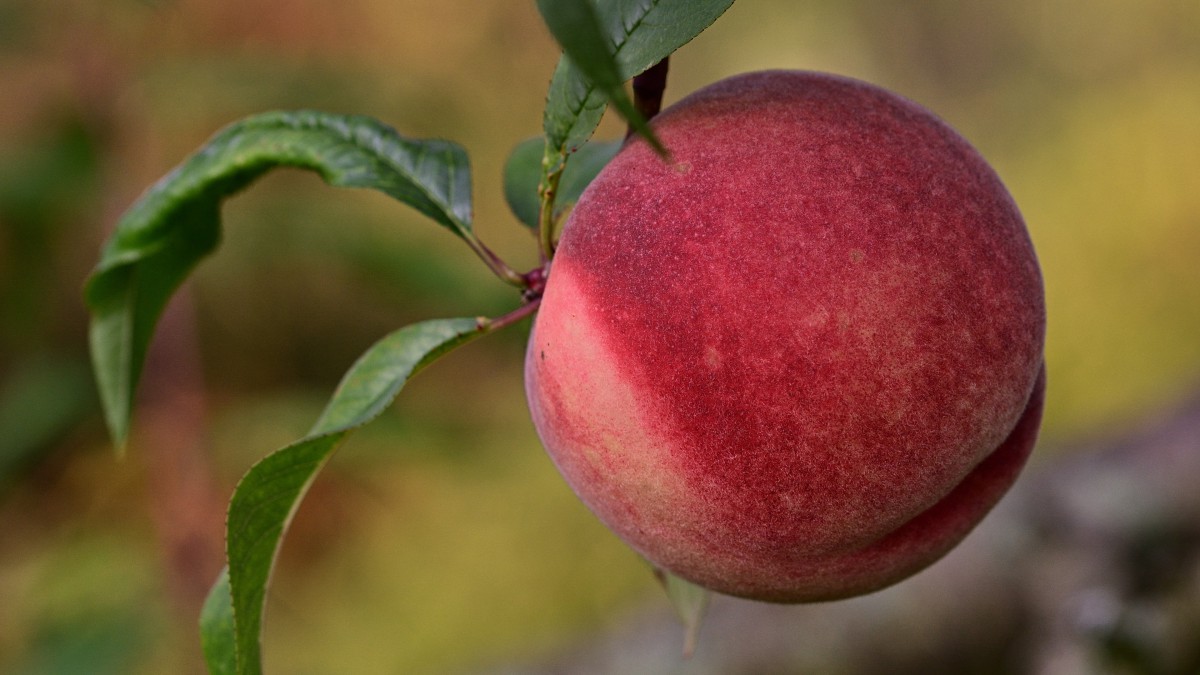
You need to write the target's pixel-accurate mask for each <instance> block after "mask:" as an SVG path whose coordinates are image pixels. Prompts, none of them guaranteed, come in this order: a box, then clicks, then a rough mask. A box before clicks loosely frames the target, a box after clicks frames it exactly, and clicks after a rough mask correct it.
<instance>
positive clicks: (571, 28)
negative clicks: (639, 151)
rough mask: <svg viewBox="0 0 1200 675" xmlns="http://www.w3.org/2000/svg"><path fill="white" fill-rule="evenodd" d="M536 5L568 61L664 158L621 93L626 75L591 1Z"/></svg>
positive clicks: (540, 2)
mask: <svg viewBox="0 0 1200 675" xmlns="http://www.w3.org/2000/svg"><path fill="white" fill-rule="evenodd" d="M610 4H613V5H615V4H618V3H610ZM537 5H538V11H540V12H541V13H542V18H543V19H544V20H545V22H546V26H547V27H549V28H550V33H551V34H553V35H554V39H556V40H558V43H559V44H560V45H562V48H563V51H564V52H565V53H566V56H567V58H568V59H570V61H571V63H572V64H574V66H575V67H576V68H577V69H578V70H579V72H580V73H582V74H583V76H584V77H585V78H587V80H588V81H590V83H591V86H594V87H595V88H596V90H597V91H599V92H601V93H602V94H603V95H604V96H605V97H606V98H607V99H608V100H609V101H610V102H612V104H613V105H615V106H616V107H617V111H618V112H620V113H621V117H623V118H625V121H627V122H628V123H629V125H630V126H631V127H633V129H634V130H635V131H637V133H638V134H640V135H641V136H642V137H644V138H645V139H646V140H647V141H649V142H650V145H652V146H654V149H655V151H657V152H658V154H660V155H663V156H664V157H665V156H666V154H667V149H666V148H664V147H663V144H662V143H661V142H660V141H659V140H658V137H657V136H655V135H654V132H653V131H651V130H650V126H649V125H648V124H647V123H646V118H644V117H643V116H642V114H641V113H640V112H639V111H638V109H637V108H636V107H634V105H633V101H632V100H630V98H629V94H627V93H626V92H625V86H624V85H625V80H626V79H628V78H627V77H624V76H622V74H621V69H620V67H619V66H618V65H617V61H616V58H615V54H614V46H615V45H613V44H611V43H610V41H609V31H608V30H607V28H608V26H606V25H605V24H604V23H602V22H601V18H600V15H599V13H598V12H597V10H596V7H595V6H594V5H593V4H592V0H538V3H537ZM589 133H590V132H589Z"/></svg>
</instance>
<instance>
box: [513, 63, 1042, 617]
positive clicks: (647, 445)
mask: <svg viewBox="0 0 1200 675" xmlns="http://www.w3.org/2000/svg"><path fill="white" fill-rule="evenodd" d="M653 126H654V128H655V130H656V131H657V133H658V134H659V136H660V137H661V138H662V140H663V142H664V143H665V144H666V146H667V147H668V148H669V149H670V151H671V153H672V162H671V163H667V162H664V161H663V160H662V159H660V158H659V157H657V156H656V155H655V154H654V153H653V152H652V151H651V150H650V149H649V147H648V146H647V145H646V143H644V142H642V141H635V142H631V143H629V144H627V145H626V147H625V148H623V149H622V151H621V152H620V153H619V154H618V155H617V156H616V157H615V158H614V159H613V161H612V162H611V163H610V164H609V165H608V166H607V167H606V168H605V169H604V170H603V171H602V172H601V173H600V175H599V176H598V177H597V178H596V180H595V181H594V182H593V183H592V184H591V186H589V188H588V189H587V191H586V192H585V193H584V195H583V196H582V197H581V199H580V200H579V203H578V204H577V205H576V207H575V209H574V211H573V213H572V214H571V216H570V218H569V221H568V223H567V224H566V226H565V227H564V231H563V235H562V238H561V241H560V243H559V247H558V249H557V252H556V255H555V257H554V259H553V262H552V264H551V267H550V273H549V277H548V281H547V284H546V288H545V293H544V296H543V299H542V305H541V309H540V311H539V314H538V316H537V319H536V322H535V325H534V329H533V332H532V334H531V336H530V340H529V347H528V353H527V358H526V390H527V395H528V398H529V404H530V409H531V413H532V417H533V421H534V424H535V426H536V428H537V430H538V433H539V435H540V437H541V439H542V441H543V443H544V445H545V446H546V449H547V451H548V452H549V454H550V456H551V458H552V459H553V461H554V462H555V464H556V466H557V467H558V468H559V470H560V471H561V472H562V474H563V475H564V477H565V478H566V480H567V481H568V483H569V484H570V485H571V487H572V488H573V489H574V490H575V492H576V493H577V494H578V495H579V497H580V498H581V499H582V500H583V501H584V502H585V503H586V504H587V505H588V507H589V508H591V509H592V511H593V512H594V513H595V514H596V515H597V516H598V517H599V518H600V519H601V520H602V521H603V522H604V523H605V524H607V525H608V526H609V527H610V528H611V529H612V530H613V531H614V532H616V534H617V535H618V536H620V537H621V538H622V539H623V540H624V541H625V542H627V543H628V544H629V545H631V546H632V547H633V548H634V549H635V550H636V551H638V552H639V553H640V554H641V555H643V556H645V557H646V558H647V559H648V560H649V561H650V562H651V563H652V564H654V565H656V566H658V567H661V568H664V569H666V570H669V571H671V572H672V573H674V574H677V575H679V576H681V577H683V578H686V579H689V580H691V581H693V582H696V583H698V584H700V585H703V586H705V587H708V588H710V589H712V590H715V591H719V592H722V593H727V594H731V595H737V596H743V597H748V598H754V599H760V600H768V601H778V602H804V601H817V600H831V599H837V598H843V597H848V596H853V595H858V594H862V593H867V592H870V591H873V590H876V589H879V588H882V587H884V586H887V585H889V584H892V583H895V582H896V581H899V580H901V579H903V578H905V577H907V576H909V575H912V574H914V573H916V572H917V571H919V570H921V569H922V568H924V567H926V566H928V565H929V564H931V563H933V562H934V561H936V560H937V559H938V558H940V557H941V556H943V555H944V554H945V553H946V552H947V551H949V550H950V549H951V548H952V547H953V546H954V545H955V544H957V543H958V542H959V541H960V540H961V539H962V538H963V537H965V536H966V535H967V533H968V532H969V531H970V530H971V528H972V527H974V525H975V524H976V523H977V522H978V521H979V520H980V519H981V518H983V516H984V515H985V514H986V513H987V512H988V511H989V510H990V509H991V508H992V506H994V505H995V503H996V502H997V501H998V500H999V499H1000V497H1001V496H1002V495H1003V494H1004V493H1005V491H1007V489H1008V488H1009V487H1010V486H1011V484H1012V483H1013V481H1014V480H1015V479H1016V477H1017V474H1018V473H1019V471H1020V469H1021V467H1022V466H1023V464H1024V463H1025V460H1026V458H1027V457H1028V455H1029V453H1030V451H1031V450H1032V448H1033V445H1034V442H1035V440H1036V437H1037V431H1038V427H1039V424H1040V418H1041V410H1042V399H1043V391H1044V386H1045V373H1044V366H1043V341H1044V337H1045V306H1044V300H1043V291H1042V279H1041V274H1040V271H1039V268H1038V263H1037V259H1036V256H1035V254H1034V250H1033V246H1032V244H1031V242H1030V239H1029V236H1028V233H1027V232H1026V229H1025V226H1024V223H1023V221H1022V219H1021V216H1020V213H1019V212H1018V210H1017V208H1016V206H1015V204H1014V203H1013V201H1012V199H1011V198H1010V196H1009V194H1008V192H1007V191H1006V190H1005V188H1004V186H1003V185H1002V184H1001V182H1000V180H999V179H998V178H997V176H996V174H995V173H994V172H993V171H992V170H991V168H990V167H989V166H988V165H987V163H986V162H985V161H984V160H983V159H982V158H981V157H980V156H979V154H978V153H977V152H976V151H975V150H974V149H973V148H971V146H970V145H969V144H968V143H967V142H966V141H964V140H963V139H962V138H961V137H960V136H959V135H958V134H957V133H955V132H954V131H953V130H952V129H950V128H949V127H948V126H947V125H946V124H945V123H943V122H942V121H940V120H939V119H937V118H936V117H935V116H934V115H932V114H931V113H929V112H928V111H926V110H925V109H924V108H922V107H920V106H918V105H916V104H914V103H912V102H910V101H908V100H906V99H903V98H901V97H899V96H897V95H895V94H892V93H890V92H887V91H885V90H882V89H880V88H878V87H875V86H872V85H869V84H866V83H863V82H858V81H855V80H850V79H846V78H841V77H836V76H831V75H825V74H818V73H809V72H791V71H771V72H761V73H752V74H747V75H742V76H738V77H734V78H730V79H727V80H724V81H721V82H718V83H716V84H714V85H711V86H709V87H706V88H704V89H702V90H700V91H698V92H696V93H694V94H692V95H690V96H688V97H687V98H685V99H683V100H682V101H680V102H679V103H677V104H676V105H674V106H672V107H670V108H668V109H667V110H665V111H664V112H663V113H662V114H661V115H659V116H658V117H657V118H655V120H654V123H653Z"/></svg>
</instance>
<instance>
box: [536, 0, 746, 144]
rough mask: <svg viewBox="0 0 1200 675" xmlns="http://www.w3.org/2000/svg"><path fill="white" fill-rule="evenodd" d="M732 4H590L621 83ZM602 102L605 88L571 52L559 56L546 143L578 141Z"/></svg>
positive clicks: (692, 0)
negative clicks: (561, 56) (562, 56)
mask: <svg viewBox="0 0 1200 675" xmlns="http://www.w3.org/2000/svg"><path fill="white" fill-rule="evenodd" d="M544 1H545V2H547V4H557V0H544ZM577 1H578V0H577ZM541 4H542V2H541V1H540V2H539V6H540V5H541ZM732 4H733V0H608V1H605V2H600V3H598V4H597V5H595V6H594V7H595V10H596V17H597V19H598V21H599V25H600V29H601V31H602V32H603V34H604V35H606V36H607V39H608V43H609V45H611V47H610V50H611V51H610V53H611V54H613V55H614V57H615V62H616V67H617V76H618V79H619V80H620V81H622V82H623V81H625V80H628V79H630V78H632V77H633V76H635V75H638V74H639V73H641V72H642V71H644V70H646V69H647V68H649V67H650V66H652V65H654V64H656V63H658V62H659V61H661V60H663V59H664V58H666V57H667V56H670V55H671V53H673V52H674V51H675V50H677V49H679V48H680V47H682V46H683V45H685V44H687V43H688V42H689V41H690V40H691V39H692V38H694V37H696V36H697V35H699V34H700V33H701V32H703V31H704V29H705V28H708V27H709V26H710V25H712V23H713V22H714V21H716V20H717V18H718V17H720V16H721V14H723V13H724V12H725V10H726V9H728V8H729V6H730V5H732ZM555 37H558V36H557V34H556V35H555ZM560 42H561V40H560ZM567 56H568V57H570V56H571V52H570V51H569V50H568V51H567ZM606 105H607V102H606V100H605V93H604V91H603V90H602V89H601V88H600V87H599V86H598V85H597V84H595V83H594V80H592V77H591V75H590V74H589V73H588V72H587V71H586V70H584V69H583V68H581V67H580V64H578V63H577V62H576V61H575V60H574V58H573V57H571V58H563V59H561V60H560V61H559V62H558V68H557V69H556V70H555V71H554V78H553V80H551V82H550V90H549V92H548V93H547V95H546V111H545V115H544V117H543V128H544V131H545V134H546V138H547V139H548V140H549V142H550V145H551V147H554V148H556V149H558V151H559V152H560V153H561V154H564V155H565V154H567V153H569V152H570V151H571V150H572V149H574V148H576V147H578V146H579V145H581V144H582V143H583V142H584V141H586V140H587V139H588V138H589V137H590V136H591V135H592V132H593V131H595V129H596V126H597V125H598V124H600V118H601V117H602V116H603V115H604V108H605V107H606Z"/></svg>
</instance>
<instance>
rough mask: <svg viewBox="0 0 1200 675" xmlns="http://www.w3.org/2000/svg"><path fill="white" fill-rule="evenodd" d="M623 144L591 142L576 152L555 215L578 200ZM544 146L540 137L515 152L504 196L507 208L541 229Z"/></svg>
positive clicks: (531, 226) (524, 221)
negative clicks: (539, 219) (541, 185)
mask: <svg viewBox="0 0 1200 675" xmlns="http://www.w3.org/2000/svg"><path fill="white" fill-rule="evenodd" d="M623 145H624V141H590V142H588V143H585V144H584V145H583V147H581V148H579V150H577V151H576V152H575V154H574V155H573V156H572V160H573V161H571V162H569V163H568V164H567V165H566V169H565V171H564V172H563V177H562V183H561V185H560V186H559V189H558V199H557V200H556V201H555V216H557V215H558V214H559V213H561V212H562V211H564V210H565V209H567V208H568V207H569V206H571V205H573V204H574V203H575V202H577V201H579V196H580V195H581V194H583V191H584V189H585V188H587V186H588V185H589V184H591V182H592V179H594V178H595V177H596V174H598V173H600V170H601V169H603V168H604V167H605V165H607V164H608V162H609V160H611V159H612V158H613V157H614V156H616V154H617V151H618V150H620V149H621V147H622V146H623ZM544 146H545V140H544V139H543V138H542V137H541V136H538V137H537V138H530V139H528V140H526V141H522V142H521V143H520V144H518V145H517V147H516V148H514V149H513V152H512V154H511V155H509V158H508V163H507V164H506V165H505V167H504V197H505V199H507V200H508V207H509V208H510V209H512V212H513V214H514V215H516V216H517V219H518V220H520V221H521V222H522V223H524V224H525V225H526V226H528V227H529V228H531V229H537V226H538V210H539V208H540V204H539V201H540V200H539V198H538V180H539V179H540V176H541V171H542V154H543V150H544Z"/></svg>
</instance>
